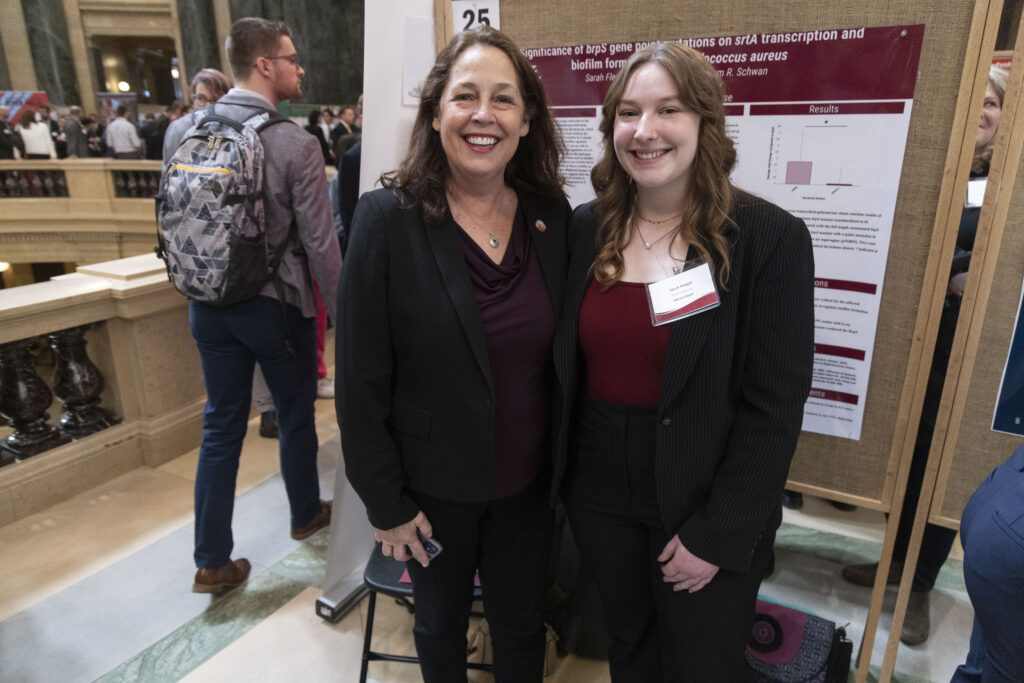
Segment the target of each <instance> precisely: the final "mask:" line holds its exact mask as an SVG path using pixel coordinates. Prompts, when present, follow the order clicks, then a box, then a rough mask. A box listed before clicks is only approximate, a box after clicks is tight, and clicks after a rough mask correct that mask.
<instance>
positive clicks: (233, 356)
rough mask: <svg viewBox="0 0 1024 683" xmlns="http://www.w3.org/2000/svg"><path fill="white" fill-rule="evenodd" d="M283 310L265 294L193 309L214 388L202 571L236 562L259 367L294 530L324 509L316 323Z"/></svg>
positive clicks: (205, 457) (201, 527)
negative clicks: (238, 484) (272, 411)
mask: <svg viewBox="0 0 1024 683" xmlns="http://www.w3.org/2000/svg"><path fill="white" fill-rule="evenodd" d="M283 308H284V311H283V312H282V306H281V304H280V303H279V302H278V301H277V300H276V299H272V298H270V297H265V296H256V297H253V298H252V299H249V300H248V301H243V302H241V303H237V304H233V305H231V306H211V305H209V304H203V303H198V302H196V301H192V302H190V303H189V324H190V326H191V329H192V336H193V337H194V338H195V340H196V346H197V347H199V357H200V360H201V361H202V365H203V379H204V380H205V382H206V410H205V412H204V413H203V443H202V445H201V446H200V448H199V465H198V467H197V468H196V491H195V506H196V547H195V554H194V557H195V562H196V566H197V567H199V568H201V569H203V568H206V569H215V568H217V567H221V566H223V565H225V564H227V562H228V560H229V559H230V557H231V550H232V547H233V545H234V541H233V539H232V536H231V515H232V511H233V510H234V504H235V479H236V476H237V474H238V459H239V456H240V455H241V453H242V439H243V438H244V437H245V430H246V427H247V424H248V421H249V406H250V400H251V396H252V374H253V369H254V364H255V363H259V364H260V369H261V370H262V371H263V376H264V378H265V379H266V381H267V386H268V387H270V393H271V394H272V395H273V398H274V406H275V408H276V409H277V422H278V429H279V434H280V436H279V441H280V445H279V448H280V459H281V478H282V479H284V485H285V490H286V492H287V493H288V502H289V505H290V507H291V525H292V527H298V526H302V525H304V524H306V523H307V522H309V521H310V520H311V519H313V516H314V515H316V514H317V513H318V512H319V510H320V503H319V501H320V484H319V480H318V476H317V466H316V455H317V448H318V444H317V438H316V424H315V420H314V412H313V411H314V408H313V403H314V401H316V325H315V321H314V319H313V318H304V317H303V316H302V313H301V312H300V311H299V309H298V308H296V307H295V306H284V307H283ZM282 317H284V318H286V319H284V320H283V319H282Z"/></svg>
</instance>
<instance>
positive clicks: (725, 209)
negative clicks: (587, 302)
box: [590, 43, 736, 287]
mask: <svg viewBox="0 0 1024 683" xmlns="http://www.w3.org/2000/svg"><path fill="white" fill-rule="evenodd" d="M650 63H654V64H659V65H660V66H661V67H662V68H664V69H665V71H667V72H668V74H669V76H671V78H672V80H673V81H674V82H675V84H676V87H677V88H678V90H679V99H680V100H681V101H682V103H683V104H685V105H686V106H687V107H688V108H689V109H690V110H691V111H692V112H694V113H695V114H697V115H698V116H699V117H700V132H699V134H698V140H697V155H696V157H695V158H694V160H693V174H692V181H691V183H690V187H689V188H687V190H686V193H685V195H684V196H682V197H680V198H679V199H680V203H681V204H682V205H683V216H682V223H681V224H680V226H679V227H678V228H677V229H676V233H675V234H674V235H673V236H672V240H673V241H675V240H676V239H680V238H682V239H684V240H686V241H687V242H689V243H690V244H692V245H693V246H694V248H695V249H696V250H697V252H698V253H699V254H700V255H701V256H702V257H703V258H704V259H706V260H707V261H708V262H709V263H711V267H712V270H713V271H714V272H715V275H716V279H717V280H718V282H719V284H720V285H722V286H724V285H725V283H726V282H727V281H728V279H729V242H728V239H727V238H726V235H725V232H726V230H727V229H728V228H729V226H735V223H733V221H732V220H731V219H730V218H729V211H730V209H731V208H732V202H733V194H734V192H735V188H734V187H733V185H732V183H731V182H730V181H729V173H730V172H732V168H733V166H734V165H735V164H736V148H735V147H734V145H733V142H732V140H731V139H729V136H728V135H726V133H725V110H724V106H723V102H724V99H725V89H724V87H723V86H722V81H721V79H720V78H719V77H718V74H717V73H715V69H714V67H712V66H711V64H710V63H709V62H708V61H707V60H706V59H705V58H704V55H702V54H701V53H700V52H697V51H696V50H694V49H692V48H690V47H687V46H685V45H681V44H679V43H655V44H654V45H651V46H649V47H647V48H645V49H643V50H640V51H639V52H637V53H635V54H634V55H633V56H632V57H630V58H629V60H627V61H626V64H625V66H623V67H622V70H621V71H619V73H618V75H616V76H615V80H614V81H612V84H611V87H610V88H609V89H608V94H607V95H605V98H604V104H603V105H602V107H601V115H602V118H601V126H600V131H601V134H602V136H603V138H604V154H603V155H602V156H601V160H600V161H598V162H597V165H595V166H594V169H593V170H592V171H591V172H590V179H591V182H592V183H593V184H594V190H595V191H596V192H597V209H598V211H597V214H598V216H599V218H598V221H599V222H598V234H597V239H598V252H597V256H596V257H595V258H594V264H593V266H592V267H593V271H594V279H595V280H597V282H598V283H599V284H600V285H602V286H603V287H609V286H611V285H613V284H615V283H616V282H618V281H619V280H620V279H621V278H622V271H623V259H622V250H623V248H624V247H625V245H626V242H627V238H628V237H629V220H630V218H631V217H632V216H633V213H634V208H633V204H634V202H635V200H636V186H635V185H634V184H633V181H632V179H631V178H630V177H629V176H628V175H627V174H626V171H625V170H623V168H622V165H621V164H619V160H618V158H617V157H616V156H615V141H614V134H615V116H616V112H617V110H618V107H619V103H620V102H621V100H622V96H623V93H624V92H625V90H626V86H627V85H628V84H629V80H630V78H632V76H633V74H634V73H635V72H636V71H637V69H639V68H640V67H642V66H644V65H645V64H650Z"/></svg>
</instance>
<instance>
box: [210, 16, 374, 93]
mask: <svg viewBox="0 0 1024 683" xmlns="http://www.w3.org/2000/svg"><path fill="white" fill-rule="evenodd" d="M230 5H231V19H232V21H234V20H236V19H239V18H240V17H250V16H256V17H265V18H267V19H277V20H281V21H284V22H285V23H286V24H288V26H289V27H290V28H291V30H292V42H294V43H295V49H296V50H298V53H299V57H300V58H301V60H302V68H303V69H305V70H306V77H305V78H304V79H303V81H302V98H301V100H300V101H301V102H310V103H317V104H355V103H356V100H358V99H359V95H360V94H361V93H362V92H363V0H335V1H334V2H330V3H325V2H322V0H230Z"/></svg>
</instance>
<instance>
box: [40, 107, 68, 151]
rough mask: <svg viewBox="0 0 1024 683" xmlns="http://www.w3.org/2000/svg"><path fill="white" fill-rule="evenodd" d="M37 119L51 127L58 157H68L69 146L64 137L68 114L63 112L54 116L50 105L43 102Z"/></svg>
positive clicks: (51, 134) (51, 135)
mask: <svg viewBox="0 0 1024 683" xmlns="http://www.w3.org/2000/svg"><path fill="white" fill-rule="evenodd" d="M36 121H38V122H39V123H42V124H44V125H45V126H46V127H47V128H49V129H50V137H51V138H53V147H54V149H56V150H57V158H59V159H63V158H65V157H67V155H68V146H67V143H66V141H65V137H64V124H65V123H66V122H67V116H65V115H63V114H61V115H60V116H57V117H54V116H52V111H51V109H50V105H48V104H41V105H39V109H38V110H37V111H36Z"/></svg>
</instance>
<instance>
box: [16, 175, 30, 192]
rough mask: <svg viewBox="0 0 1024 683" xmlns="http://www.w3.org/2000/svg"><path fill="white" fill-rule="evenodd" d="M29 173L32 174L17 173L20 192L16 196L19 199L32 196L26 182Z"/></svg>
mask: <svg viewBox="0 0 1024 683" xmlns="http://www.w3.org/2000/svg"><path fill="white" fill-rule="evenodd" d="M31 173H32V172H31V171H19V172H18V189H19V190H20V191H21V193H20V194H19V195H18V196H19V197H31V196H32V192H31V190H29V182H28V176H29V175H30V174H31Z"/></svg>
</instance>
